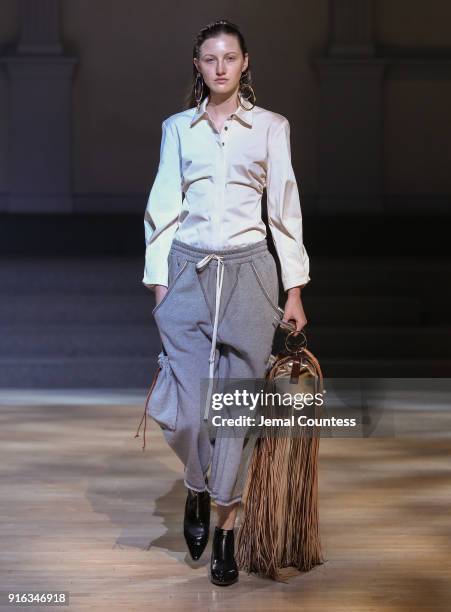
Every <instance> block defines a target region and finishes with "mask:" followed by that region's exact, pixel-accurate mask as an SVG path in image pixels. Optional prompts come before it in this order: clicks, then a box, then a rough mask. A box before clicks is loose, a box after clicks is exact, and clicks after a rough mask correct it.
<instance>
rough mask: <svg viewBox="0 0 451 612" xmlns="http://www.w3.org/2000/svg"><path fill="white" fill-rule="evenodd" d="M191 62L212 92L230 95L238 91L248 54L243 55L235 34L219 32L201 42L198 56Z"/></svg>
mask: <svg viewBox="0 0 451 612" xmlns="http://www.w3.org/2000/svg"><path fill="white" fill-rule="evenodd" d="M193 62H194V65H195V66H196V68H197V70H198V71H199V72H200V73H201V74H202V76H203V78H204V81H205V83H206V84H207V85H208V87H209V88H210V91H211V92H212V93H215V94H222V95H230V94H232V93H233V92H235V91H238V86H239V82H240V78H241V73H242V72H244V71H245V70H246V68H247V65H248V54H247V53H246V55H245V56H244V57H243V54H242V52H241V48H240V45H239V42H238V38H237V37H236V36H234V35H233V34H220V35H218V36H214V37H212V38H207V40H205V41H204V42H203V43H202V45H201V47H200V58H199V60H197V59H196V58H194V60H193ZM219 79H220V80H219Z"/></svg>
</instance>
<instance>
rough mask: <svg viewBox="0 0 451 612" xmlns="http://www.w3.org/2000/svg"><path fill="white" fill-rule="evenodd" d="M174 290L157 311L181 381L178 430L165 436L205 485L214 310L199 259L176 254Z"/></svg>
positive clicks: (190, 478)
mask: <svg viewBox="0 0 451 612" xmlns="http://www.w3.org/2000/svg"><path fill="white" fill-rule="evenodd" d="M168 264H169V282H168V291H167V293H166V295H165V297H164V298H163V300H162V301H161V302H160V303H159V304H158V305H157V307H156V308H155V309H154V311H153V315H154V318H155V322H156V324H157V327H158V330H159V333H160V337H161V341H162V344H163V348H164V351H165V353H166V354H167V356H168V360H169V364H170V367H171V370H172V373H173V376H174V378H175V380H176V382H177V394H178V404H177V406H175V407H174V409H175V410H176V411H177V419H176V429H175V431H169V430H167V429H163V435H164V437H165V439H166V441H167V443H168V444H169V446H170V447H171V448H172V449H173V450H174V452H175V453H176V455H177V456H178V457H179V459H180V460H181V461H182V463H183V465H184V468H185V478H184V482H185V485H186V486H188V487H189V488H191V489H193V490H195V491H204V490H205V484H206V483H205V475H206V473H207V471H208V468H209V465H210V462H211V454H212V448H211V443H210V439H209V436H208V431H207V430H206V428H205V426H202V423H201V419H200V405H201V398H200V384H199V381H200V379H201V378H205V377H208V354H209V351H210V339H211V336H210V335H209V329H210V327H211V324H210V313H209V311H208V308H207V306H206V304H205V301H204V299H203V295H202V291H201V289H200V286H199V284H198V282H197V279H196V278H195V274H196V273H195V269H194V265H195V264H194V263H191V262H189V263H187V262H186V261H184V260H183V258H181V257H179V256H178V254H176V253H170V255H169V259H168Z"/></svg>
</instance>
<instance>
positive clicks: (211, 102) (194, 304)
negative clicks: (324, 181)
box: [142, 20, 310, 585]
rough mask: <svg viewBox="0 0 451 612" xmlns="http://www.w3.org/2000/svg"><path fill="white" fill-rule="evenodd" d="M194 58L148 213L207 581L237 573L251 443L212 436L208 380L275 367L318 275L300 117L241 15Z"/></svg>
mask: <svg viewBox="0 0 451 612" xmlns="http://www.w3.org/2000/svg"><path fill="white" fill-rule="evenodd" d="M193 64H194V66H193V83H192V87H191V90H190V100H189V101H188V102H187V104H186V107H187V108H186V110H183V111H182V112H179V113H176V114H174V115H171V116H169V117H168V118H167V119H165V120H164V121H163V123H162V141H161V149H160V163H159V167H158V172H157V175H156V177H155V181H154V183H153V185H152V189H151V191H150V194H149V199H148V203H147V207H146V211H145V215H144V228H145V241H146V254H145V269H144V277H143V280H142V282H143V283H144V284H145V285H146V287H148V288H150V289H152V290H153V291H154V292H155V299H156V305H155V308H154V309H153V311H152V313H153V315H154V318H155V322H156V325H157V327H158V331H159V334H160V337H161V341H162V345H163V352H162V354H161V358H162V360H163V365H164V366H165V367H164V375H162V376H161V384H162V385H164V384H168V380H169V379H170V381H169V384H170V385H172V387H168V389H169V388H171V389H172V390H175V391H174V393H167V394H166V396H165V397H166V403H165V406H164V411H163V412H164V415H165V416H164V417H163V421H162V417H161V415H160V418H159V419H158V422H159V424H160V425H161V426H162V430H163V433H164V436H165V438H166V440H167V442H168V444H169V445H170V446H171V448H172V449H173V450H174V451H175V453H176V454H177V456H178V457H179V458H180V460H181V461H182V462H183V465H184V467H185V473H184V483H185V485H186V487H187V489H188V491H187V498H186V504H185V515H184V536H185V539H186V542H187V545H188V549H189V551H190V554H191V556H192V558H193V559H198V558H199V557H200V555H201V554H202V552H203V551H204V549H205V547H206V545H207V542H208V537H209V528H210V500H211V499H214V500H215V503H216V505H217V513H218V516H217V525H216V526H215V531H214V540H213V544H212V553H211V564H210V569H211V575H210V579H211V581H212V582H213V583H214V584H218V585H229V584H232V583H233V582H236V580H237V579H238V568H237V564H236V561H235V557H234V525H235V519H236V515H237V509H238V505H239V503H240V502H241V499H242V494H243V488H244V484H245V476H246V471H247V467H248V463H249V461H250V457H251V450H252V449H251V448H250V447H249V448H248V447H247V445H246V442H244V441H243V438H234V437H216V439H214V440H211V439H210V436H209V433H208V428H207V423H206V422H205V420H206V419H207V417H208V410H209V401H210V398H211V391H212V387H211V385H210V386H209V389H208V392H207V402H206V404H202V399H201V398H202V397H203V396H202V393H201V384H200V381H201V380H202V379H209V380H210V381H212V380H213V379H214V378H217V377H219V378H223V377H227V378H260V379H261V378H263V377H264V375H265V370H266V365H267V362H268V359H269V357H270V355H271V350H272V343H273V339H274V333H275V331H276V329H277V325H278V324H279V323H280V322H281V321H285V322H288V321H293V322H294V323H295V324H296V329H297V330H301V329H302V328H303V327H304V326H305V324H306V322H307V320H306V316H305V313H304V309H303V306H302V301H301V289H302V287H304V286H305V285H306V284H307V283H308V282H309V280H310V277H309V258H308V255H307V252H306V249H305V247H304V244H303V235H302V216H301V206H300V199H299V191H298V187H297V183H296V178H295V176H294V172H293V168H292V163H291V154H290V125H289V122H288V120H287V119H286V118H285V117H284V116H283V115H280V114H278V113H277V112H272V111H270V110H266V109H264V108H261V107H259V106H256V105H255V100H256V97H255V93H254V91H253V89H252V86H251V83H252V79H251V73H250V68H249V55H248V53H247V47H246V44H245V41H244V38H243V35H242V34H241V32H240V30H239V29H238V27H237V26H236V25H234V24H232V23H230V22H229V21H225V20H221V21H217V22H214V23H212V24H209V25H208V26H207V27H205V28H203V29H202V30H201V31H200V32H199V34H198V36H197V37H196V39H195V45H194V51H193ZM265 188H266V195H267V210H268V224H269V227H270V230H271V234H272V237H273V240H274V245H275V248H276V251H277V256H278V258H279V260H280V268H281V274H282V284H283V288H284V290H285V292H286V293H287V299H286V303H285V307H284V309H283V310H282V309H281V308H279V307H278V300H279V281H278V276H277V267H276V262H275V260H274V257H273V255H272V254H271V253H270V251H269V250H268V246H267V238H266V226H265V223H264V222H263V220H262V215H261V199H262V194H263V192H264V189H265ZM168 377H169V379H168ZM158 384H160V377H159V379H158V381H157V385H158ZM204 408H205V409H204ZM208 472H209V473H208Z"/></svg>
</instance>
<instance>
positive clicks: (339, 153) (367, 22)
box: [317, 0, 386, 213]
mask: <svg viewBox="0 0 451 612" xmlns="http://www.w3.org/2000/svg"><path fill="white" fill-rule="evenodd" d="M330 24H331V36H330V46H329V49H328V54H327V56H326V57H323V58H319V59H318V60H317V66H318V69H319V77H320V129H319V201H318V206H319V208H320V210H321V211H324V212H326V211H327V212H332V213H342V212H345V213H346V212H352V211H359V212H365V211H368V212H372V211H375V210H380V209H381V207H382V202H381V196H382V189H383V177H382V134H383V124H382V121H383V113H382V86H383V76H384V71H385V65H386V61H385V60H384V59H378V58H377V57H376V56H375V47H374V44H373V41H372V33H371V0H330Z"/></svg>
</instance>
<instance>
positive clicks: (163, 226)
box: [142, 119, 183, 289]
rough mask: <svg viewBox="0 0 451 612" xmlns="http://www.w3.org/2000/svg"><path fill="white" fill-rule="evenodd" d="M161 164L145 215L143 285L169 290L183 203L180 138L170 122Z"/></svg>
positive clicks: (165, 131) (164, 125) (164, 129)
mask: <svg viewBox="0 0 451 612" xmlns="http://www.w3.org/2000/svg"><path fill="white" fill-rule="evenodd" d="M161 127H162V138H161V147H160V163H159V166H158V172H157V175H156V177H155V180H154V183H153V185H152V188H151V190H150V194H149V198H148V201H147V206H146V211H145V214H144V235H145V244H146V253H145V266H144V276H143V279H142V283H143V284H144V285H145V286H146V287H148V288H149V289H151V288H152V287H154V286H155V285H164V286H166V287H167V286H168V255H169V250H170V248H171V243H172V239H173V237H174V234H175V232H176V230H177V219H178V216H179V214H180V210H181V207H182V201H183V192H182V177H181V170H180V168H181V163H180V153H179V144H178V137H177V134H176V133H175V132H174V128H173V126H172V125H171V123H170V121H169V120H168V119H166V120H165V121H163V123H162V125H161Z"/></svg>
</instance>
